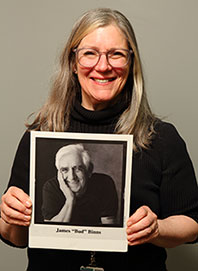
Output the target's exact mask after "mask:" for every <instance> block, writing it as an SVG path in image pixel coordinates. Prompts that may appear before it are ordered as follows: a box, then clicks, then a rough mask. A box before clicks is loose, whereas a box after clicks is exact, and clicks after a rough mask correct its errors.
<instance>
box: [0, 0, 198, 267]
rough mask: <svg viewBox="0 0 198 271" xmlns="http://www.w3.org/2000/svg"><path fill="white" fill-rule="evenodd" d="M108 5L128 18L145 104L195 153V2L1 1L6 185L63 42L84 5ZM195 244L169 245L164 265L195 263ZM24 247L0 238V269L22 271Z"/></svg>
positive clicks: (0, 186) (197, 162)
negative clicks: (137, 53)
mask: <svg viewBox="0 0 198 271" xmlns="http://www.w3.org/2000/svg"><path fill="white" fill-rule="evenodd" d="M94 7H111V8H115V9H118V10H120V11H121V12H123V13H124V14H125V15H126V16H127V17H128V18H129V20H130V21H131V22H132V24H133V26H134V29H135V32H136V36H137V40H138V43H139V48H140V52H141V56H142V62H143V66H144V70H145V79H146V87H147V91H148V93H149V98H150V102H151V106H152V108H153V110H154V112H155V113H157V114H158V115H159V116H163V117H166V120H168V121H170V122H172V123H174V124H175V125H176V127H177V129H178V130H179V132H180V134H181V135H182V137H183V138H184V139H185V141H186V142H187V147H188V149H189V152H190V155H191V158H192V160H193V163H194V166H195V170H196V172H197V169H198V152H197V132H198V128H197V113H198V109H197V98H198V94H197V67H198V54H197V48H198V35H197V25H198V16H197V10H198V2H197V0H188V1H187V0H149V1H148V0H122V1H113V0H84V1H71V2H69V1H67V0H57V1H55V0H34V1H33V0H32V1H31V0H29V1H27V0H17V1H15V0H0V39H1V42H0V110H1V114H0V123H1V143H0V144H1V148H0V149H1V153H0V159H1V160H0V164H1V182H0V192H1V193H2V192H3V191H4V189H5V187H6V184H7V181H8V177H9V172H10V167H11V164H12V161H13V157H14V154H15V151H16V147H17V144H18V141H19V139H20V137H21V135H22V133H23V131H24V122H25V120H26V117H27V116H28V115H29V114H30V113H32V112H33V111H36V110H37V109H38V108H39V107H40V106H41V104H42V103H43V102H44V101H45V99H46V97H47V93H48V90H49V86H50V78H51V75H52V74H53V73H54V71H55V66H56V63H57V59H58V56H59V53H60V51H61V48H62V47H63V45H64V42H65V40H66V38H67V36H68V33H69V32H70V30H71V27H72V25H73V23H74V22H75V20H76V19H77V18H78V17H79V16H80V15H81V14H82V12H84V11H85V10H87V9H89V8H94ZM197 253H198V246H197V245H185V246H181V247H178V248H174V249H168V255H169V259H168V270H169V271H171V270H174V271H175V270H176V271H177V270H179V271H184V270H185V271H186V270H189V271H193V270H197V269H198V257H197V255H196V254H197ZM26 262H27V259H26V251H25V250H20V249H14V248H10V247H8V246H7V245H5V244H3V243H1V242H0V270H2V271H9V270H13V269H14V270H15V271H21V270H25V266H26Z"/></svg>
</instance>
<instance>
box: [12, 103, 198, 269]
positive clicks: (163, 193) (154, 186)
mask: <svg viewBox="0 0 198 271" xmlns="http://www.w3.org/2000/svg"><path fill="white" fill-rule="evenodd" d="M124 109H125V105H124V104H122V103H120V104H119V105H118V104H117V105H114V106H113V107H111V108H108V109H105V110H101V111H89V110H86V109H85V108H83V107H82V106H81V105H80V103H79V102H76V104H75V106H74V109H73V111H72V113H71V121H70V127H69V129H68V131H69V132H79V133H114V129H115V125H116V122H117V120H118V118H119V116H120V114H121V113H122V112H123V111H124ZM155 128H156V131H157V133H156V135H155V137H154V138H153V141H152V144H151V146H150V148H149V149H148V150H142V151H141V152H137V153H134V155H133V165H132V167H133V170H132V187H131V192H132V194H131V208H130V213H131V214H133V213H134V211H135V210H136V209H137V208H138V207H140V206H142V205H147V206H149V207H150V208H151V209H152V211H153V212H154V213H156V214H157V216H158V218H160V219H163V218H166V217H168V216H170V215H180V214H183V215H187V216H189V217H191V218H193V219H195V220H196V221H198V188H197V183H196V179H195V174H194V170H193V167H192V163H191V160H190V158H189V156H188V153H187V150H186V146H185V143H184V141H183V140H182V139H181V137H180V136H179V134H178V132H177V131H176V129H175V128H174V126H172V125H171V124H168V123H165V122H161V121H159V122H158V124H157V125H156V127H155ZM29 149H30V136H29V133H28V132H25V134H24V136H23V138H22V140H21V142H20V144H19V147H18V150H17V153H16V157H15V160H14V164H13V168H12V173H11V177H10V181H9V184H8V187H9V186H12V185H14V186H18V187H20V188H22V189H23V190H24V191H25V192H26V193H29V155H30V153H29ZM28 257H29V266H28V269H27V270H29V271H32V270H34V271H35V270H37V271H38V270H49V269H50V268H51V266H54V265H55V266H56V269H57V270H65V271H79V269H80V266H81V265H87V264H88V263H89V262H90V252H87V251H84V252H83V251H68V250H51V249H32V248H28ZM96 258H97V261H98V262H99V263H100V266H102V267H103V268H104V270H105V271H110V270H115V271H117V270H119V271H120V270H126V271H127V270H133V271H145V270H147V271H155V270H156V271H164V270H166V268H165V261H166V251H165V249H164V248H161V247H157V246H154V245H152V244H144V245H140V246H134V247H129V249H128V252H127V253H117V252H116V253H114V252H112V253H111V252H97V253H96Z"/></svg>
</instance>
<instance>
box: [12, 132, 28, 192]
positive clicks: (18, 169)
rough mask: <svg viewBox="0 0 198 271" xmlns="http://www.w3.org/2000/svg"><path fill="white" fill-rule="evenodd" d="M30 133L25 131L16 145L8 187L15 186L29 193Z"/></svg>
mask: <svg viewBox="0 0 198 271" xmlns="http://www.w3.org/2000/svg"><path fill="white" fill-rule="evenodd" d="M29 170H30V133H29V132H27V131H26V132H25V133H24V135H23V137H22V138H21V141H20V143H19V145H18V148H17V151H16V155H15V158H14V162H13V166H12V169H11V175H10V180H9V183H8V187H7V189H8V188H9V187H10V186H16V187H19V188H21V189H22V190H23V191H24V192H25V193H27V194H29Z"/></svg>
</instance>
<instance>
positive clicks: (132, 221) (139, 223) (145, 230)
mask: <svg viewBox="0 0 198 271" xmlns="http://www.w3.org/2000/svg"><path fill="white" fill-rule="evenodd" d="M158 236H159V227H158V220H157V216H156V214H155V213H153V212H152V211H151V209H150V208H149V207H147V206H142V207H140V208H139V209H137V211H136V212H135V213H134V214H133V215H132V216H131V217H130V218H129V219H128V222H127V240H128V244H129V245H130V246H133V245H140V244H143V243H148V242H152V240H154V239H156V238H157V237H158Z"/></svg>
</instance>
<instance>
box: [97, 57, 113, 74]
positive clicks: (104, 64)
mask: <svg viewBox="0 0 198 271" xmlns="http://www.w3.org/2000/svg"><path fill="white" fill-rule="evenodd" d="M111 68H112V67H111V66H110V65H109V63H108V60H107V56H106V54H101V55H100V58H99V60H98V63H97V65H96V66H95V69H96V70H98V71H106V70H111Z"/></svg>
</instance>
